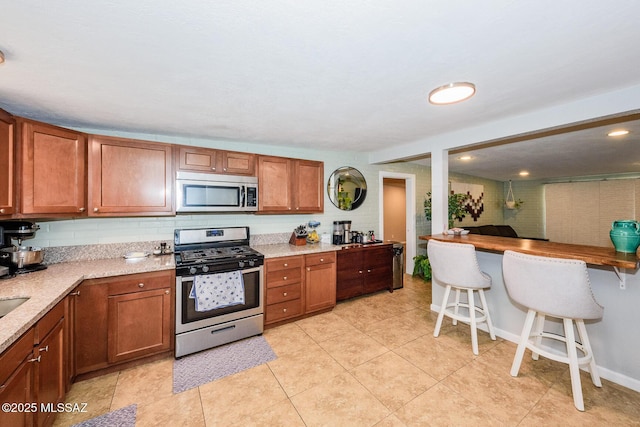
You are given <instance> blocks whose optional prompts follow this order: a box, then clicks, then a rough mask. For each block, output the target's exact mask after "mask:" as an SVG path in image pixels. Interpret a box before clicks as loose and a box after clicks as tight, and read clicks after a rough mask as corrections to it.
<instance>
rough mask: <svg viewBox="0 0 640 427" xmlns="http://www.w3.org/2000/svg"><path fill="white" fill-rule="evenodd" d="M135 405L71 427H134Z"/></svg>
mask: <svg viewBox="0 0 640 427" xmlns="http://www.w3.org/2000/svg"><path fill="white" fill-rule="evenodd" d="M136 409H137V405H135V404H134V405H129V406H125V407H124V408H120V409H117V410H115V411H113V412H109V413H107V414H104V415H100V416H98V417H95V418H91V419H90V420H86V421H83V422H81V423H78V424H76V425H74V426H73V427H135V425H136Z"/></svg>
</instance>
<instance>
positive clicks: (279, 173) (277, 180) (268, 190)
mask: <svg viewBox="0 0 640 427" xmlns="http://www.w3.org/2000/svg"><path fill="white" fill-rule="evenodd" d="M291 168H292V165H291V161H290V160H289V159H286V158H283V157H270V156H259V157H258V212H280V213H282V212H289V211H290V210H291V198H292V195H291V176H292V169H291Z"/></svg>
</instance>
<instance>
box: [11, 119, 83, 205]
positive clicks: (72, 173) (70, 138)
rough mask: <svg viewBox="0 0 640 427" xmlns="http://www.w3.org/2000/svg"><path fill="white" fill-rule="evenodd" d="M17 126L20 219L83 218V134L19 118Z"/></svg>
mask: <svg viewBox="0 0 640 427" xmlns="http://www.w3.org/2000/svg"><path fill="white" fill-rule="evenodd" d="M17 124H18V144H17V154H18V156H17V158H18V164H17V168H18V189H19V191H18V206H19V208H18V212H19V214H20V215H19V216H22V217H33V216H42V215H43V214H45V215H48V214H52V215H55V216H84V215H86V209H87V190H86V188H87V186H86V182H87V180H86V170H87V137H86V135H85V134H83V133H81V132H76V131H72V130H69V129H64V128H60V127H57V126H53V125H49V124H46V123H40V122H36V121H33V120H27V119H22V118H18V119H17Z"/></svg>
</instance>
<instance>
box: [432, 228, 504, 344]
mask: <svg viewBox="0 0 640 427" xmlns="http://www.w3.org/2000/svg"><path fill="white" fill-rule="evenodd" d="M427 254H428V257H429V263H430V264H431V273H432V277H433V278H434V279H435V281H436V282H438V283H440V284H441V285H444V286H445V291H444V297H443V299H442V304H440V311H439V312H438V320H437V321H436V328H435V330H434V332H433V336H434V337H437V336H438V335H440V328H441V327H442V320H443V319H444V316H447V317H450V318H451V319H453V324H454V325H456V324H457V323H458V320H460V321H462V322H468V323H469V326H470V327H471V349H472V351H473V354H475V355H478V332H477V324H478V323H482V322H486V324H487V329H488V330H489V335H490V336H491V339H492V340H495V339H496V335H495V333H494V331H493V324H492V323H491V316H490V315H489V310H488V306H487V300H486V298H485V295H484V289H489V288H490V287H491V276H489V275H488V274H486V273H483V272H482V271H480V267H479V266H478V260H477V258H476V248H475V246H473V245H471V244H466V243H449V242H441V241H438V240H433V239H431V240H429V243H428V245H427ZM452 289H453V290H455V300H454V302H449V295H450V294H451V290H452ZM462 291H465V292H466V293H467V300H466V302H465V301H461V300H460V293H461V292H462ZM474 292H477V293H478V296H479V297H480V303H481V304H482V306H481V307H478V306H476V304H475V298H474ZM461 308H462V309H463V310H462V312H460V309H461Z"/></svg>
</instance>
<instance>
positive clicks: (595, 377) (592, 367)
mask: <svg viewBox="0 0 640 427" xmlns="http://www.w3.org/2000/svg"><path fill="white" fill-rule="evenodd" d="M576 326H577V327H578V336H579V337H580V342H581V343H582V347H583V348H584V351H585V353H586V354H588V355H589V356H590V357H591V360H590V361H589V373H590V374H591V381H593V384H594V385H595V386H596V387H602V382H601V381H600V375H599V374H598V367H597V366H596V359H595V357H593V351H591V343H590V342H589V337H588V336H587V328H585V326H584V320H581V319H578V320H576Z"/></svg>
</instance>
